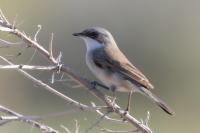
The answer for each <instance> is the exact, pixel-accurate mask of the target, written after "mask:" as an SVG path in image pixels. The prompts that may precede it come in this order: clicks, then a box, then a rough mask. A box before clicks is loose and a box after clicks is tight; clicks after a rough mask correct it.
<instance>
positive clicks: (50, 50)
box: [49, 33, 54, 58]
mask: <svg viewBox="0 0 200 133" xmlns="http://www.w3.org/2000/svg"><path fill="white" fill-rule="evenodd" d="M53 36H54V35H53V33H51V40H50V43H49V53H50V58H54V57H53V50H52V49H53Z"/></svg>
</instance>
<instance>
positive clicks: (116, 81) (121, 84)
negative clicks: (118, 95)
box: [86, 56, 136, 92]
mask: <svg viewBox="0 0 200 133" xmlns="http://www.w3.org/2000/svg"><path fill="white" fill-rule="evenodd" d="M86 58H87V59H86V64H87V66H88V67H89V69H90V71H91V72H92V73H93V74H94V75H95V76H96V77H97V78H98V79H99V80H100V81H101V82H102V83H103V84H104V85H106V86H107V87H109V88H110V89H114V90H116V91H121V92H130V91H134V90H135V89H136V87H135V86H134V85H133V84H132V83H131V82H129V81H128V80H125V79H123V77H122V76H120V75H119V74H117V73H113V72H107V71H106V70H104V69H103V68H99V67H98V66H96V65H95V64H94V62H93V60H92V59H91V58H89V56H88V57H87V56H86Z"/></svg>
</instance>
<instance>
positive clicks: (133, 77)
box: [92, 48, 153, 89]
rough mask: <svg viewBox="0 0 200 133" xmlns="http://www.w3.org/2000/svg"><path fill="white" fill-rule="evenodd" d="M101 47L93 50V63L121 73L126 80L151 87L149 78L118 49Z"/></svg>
mask: <svg viewBox="0 0 200 133" xmlns="http://www.w3.org/2000/svg"><path fill="white" fill-rule="evenodd" d="M108 50H109V48H106V49H105V48H104V49H103V48H101V49H96V50H94V51H93V53H92V55H93V60H94V63H95V64H96V65H97V66H99V67H101V68H104V69H107V70H109V71H111V72H112V71H115V72H116V71H117V72H119V73H120V74H122V75H123V76H124V77H125V78H126V79H127V80H130V81H132V82H134V83H135V82H136V83H139V84H140V85H141V86H144V87H145V88H147V89H153V85H152V84H151V83H150V82H149V80H148V79H147V78H146V77H145V76H144V75H143V74H142V73H141V72H140V71H139V70H138V69H137V68H136V67H134V66H133V65H132V64H131V63H130V62H129V61H128V59H127V58H126V56H125V55H124V54H123V53H122V52H121V51H120V50H119V49H118V48H115V50H113V48H112V50H111V49H110V50H109V52H107V51H108Z"/></svg>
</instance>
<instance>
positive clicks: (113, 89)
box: [111, 86, 116, 105]
mask: <svg viewBox="0 0 200 133" xmlns="http://www.w3.org/2000/svg"><path fill="white" fill-rule="evenodd" d="M111 91H112V97H113V101H112V104H113V105H114V103H115V100H116V87H115V86H111Z"/></svg>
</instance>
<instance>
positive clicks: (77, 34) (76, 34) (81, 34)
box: [72, 33, 83, 36]
mask: <svg viewBox="0 0 200 133" xmlns="http://www.w3.org/2000/svg"><path fill="white" fill-rule="evenodd" d="M72 35H73V36H83V33H73V34H72Z"/></svg>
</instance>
